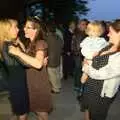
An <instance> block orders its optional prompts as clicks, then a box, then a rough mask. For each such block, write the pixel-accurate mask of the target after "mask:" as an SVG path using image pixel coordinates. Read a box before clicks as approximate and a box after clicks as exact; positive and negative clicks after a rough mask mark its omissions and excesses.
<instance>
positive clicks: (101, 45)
mask: <svg viewBox="0 0 120 120" xmlns="http://www.w3.org/2000/svg"><path fill="white" fill-rule="evenodd" d="M108 44H109V43H108V42H107V41H106V40H105V39H104V38H100V40H99V41H98V48H96V49H97V50H98V51H100V50H101V49H102V48H104V47H106V46H107V45H108Z"/></svg>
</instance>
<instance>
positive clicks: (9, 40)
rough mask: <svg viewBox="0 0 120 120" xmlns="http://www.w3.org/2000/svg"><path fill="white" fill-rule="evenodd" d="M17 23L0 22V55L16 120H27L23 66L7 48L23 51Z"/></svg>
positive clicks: (11, 20)
mask: <svg viewBox="0 0 120 120" xmlns="http://www.w3.org/2000/svg"><path fill="white" fill-rule="evenodd" d="M17 26H18V23H17V21H16V20H14V19H3V20H0V29H1V30H0V54H1V59H2V60H3V61H4V64H5V65H4V66H5V68H6V73H7V74H6V75H7V78H6V79H7V83H8V92H9V100H10V103H11V106H12V112H13V114H14V115H16V116H17V118H18V120H27V113H28V112H29V99H28V89H27V83H26V72H25V67H24V65H23V64H22V63H21V62H20V61H19V60H17V59H16V58H15V57H14V56H12V55H10V54H9V52H8V49H9V46H10V45H13V46H18V48H19V49H21V50H22V51H24V49H23V47H22V46H21V42H20V41H19V40H18V39H17V37H18V32H19V29H18V27H17Z"/></svg>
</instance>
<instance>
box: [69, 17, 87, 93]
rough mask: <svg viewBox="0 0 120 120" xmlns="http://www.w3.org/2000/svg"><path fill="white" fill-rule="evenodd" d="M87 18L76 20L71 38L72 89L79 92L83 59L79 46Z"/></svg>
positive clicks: (84, 34) (83, 36)
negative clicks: (73, 64) (72, 60)
mask: <svg viewBox="0 0 120 120" xmlns="http://www.w3.org/2000/svg"><path fill="white" fill-rule="evenodd" d="M88 22H89V21H88V20H86V19H81V20H79V21H78V23H77V25H76V29H75V32H74V35H73V39H72V48H71V49H72V55H73V59H74V63H75V66H74V74H73V78H74V90H75V91H76V92H77V94H79V91H80V85H81V82H80V77H81V75H82V61H83V56H82V54H81V50H80V49H81V48H80V43H81V42H82V41H83V39H84V38H85V37H87V34H86V33H85V30H86V27H87V24H88Z"/></svg>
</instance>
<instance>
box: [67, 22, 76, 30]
mask: <svg viewBox="0 0 120 120" xmlns="http://www.w3.org/2000/svg"><path fill="white" fill-rule="evenodd" d="M69 28H70V29H71V30H72V31H74V30H75V28H76V25H75V23H74V22H72V23H70V25H69Z"/></svg>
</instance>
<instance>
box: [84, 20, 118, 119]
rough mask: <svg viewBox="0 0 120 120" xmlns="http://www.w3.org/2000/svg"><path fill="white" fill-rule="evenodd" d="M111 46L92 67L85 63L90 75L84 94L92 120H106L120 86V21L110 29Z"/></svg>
mask: <svg viewBox="0 0 120 120" xmlns="http://www.w3.org/2000/svg"><path fill="white" fill-rule="evenodd" d="M108 37H109V45H108V46H107V47H105V48H104V49H102V50H101V52H100V53H99V55H98V56H96V57H94V58H93V62H92V65H88V64H87V61H85V70H84V72H86V73H87V74H88V75H89V78H88V81H87V83H86V86H87V92H86V93H85V94H84V97H83V99H84V100H85V101H84V102H85V105H86V108H87V109H88V111H89V113H90V119H91V120H105V119H106V117H107V113H108V110H109V108H110V105H111V103H112V102H113V100H114V98H115V96H116V94H117V92H118V88H119V85H120V72H119V71H120V20H117V21H114V22H113V23H111V25H110V27H109V33H108Z"/></svg>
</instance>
